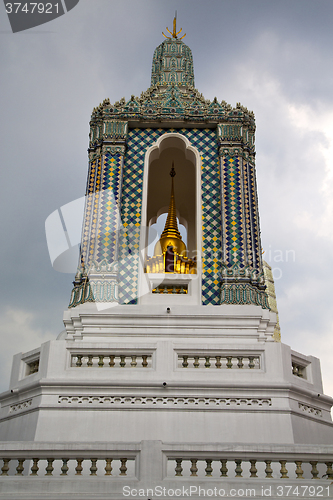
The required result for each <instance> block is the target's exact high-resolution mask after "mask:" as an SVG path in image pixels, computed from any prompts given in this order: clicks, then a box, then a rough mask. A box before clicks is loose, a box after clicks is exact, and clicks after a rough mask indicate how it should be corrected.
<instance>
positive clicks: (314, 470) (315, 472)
mask: <svg viewBox="0 0 333 500" xmlns="http://www.w3.org/2000/svg"><path fill="white" fill-rule="evenodd" d="M317 463H318V462H310V464H311V465H312V469H311V474H312V479H320V478H319V477H318V474H319V471H318V469H317Z"/></svg>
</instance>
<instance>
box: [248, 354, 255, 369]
mask: <svg viewBox="0 0 333 500" xmlns="http://www.w3.org/2000/svg"><path fill="white" fill-rule="evenodd" d="M249 368H254V356H249Z"/></svg>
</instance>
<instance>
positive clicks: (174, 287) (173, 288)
mask: <svg viewBox="0 0 333 500" xmlns="http://www.w3.org/2000/svg"><path fill="white" fill-rule="evenodd" d="M172 293H173V294H175V293H177V288H176V285H173V287H172Z"/></svg>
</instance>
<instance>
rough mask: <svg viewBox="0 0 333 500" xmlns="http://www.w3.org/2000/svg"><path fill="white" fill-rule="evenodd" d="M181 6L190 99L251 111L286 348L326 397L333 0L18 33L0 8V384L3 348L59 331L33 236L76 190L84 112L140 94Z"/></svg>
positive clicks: (115, 16) (63, 295)
mask: <svg viewBox="0 0 333 500" xmlns="http://www.w3.org/2000/svg"><path fill="white" fill-rule="evenodd" d="M176 9H177V11H178V25H179V27H182V28H183V31H184V32H186V33H187V36H186V38H185V40H184V41H185V43H187V44H188V45H189V46H190V47H191V49H192V52H193V57H194V71H195V85H196V87H197V88H198V89H199V91H200V92H202V93H203V95H204V96H205V97H206V99H211V100H212V99H213V98H214V97H215V96H216V97H217V98H218V99H219V101H221V100H225V101H227V102H229V103H230V104H232V105H233V106H235V104H236V103H237V102H241V103H242V104H243V105H244V106H246V107H247V108H249V109H252V110H253V111H254V112H255V115H256V123H257V133H256V150H257V179H258V192H259V205H260V217H261V233H262V243H263V247H264V248H265V249H266V253H265V258H266V260H267V261H268V262H269V264H270V265H271V266H272V267H273V268H274V274H275V277H276V290H277V299H278V307H279V313H280V324H281V331H282V340H283V342H285V343H286V344H289V345H291V347H292V348H293V349H295V350H298V351H300V352H302V353H304V354H312V355H314V356H317V357H319V358H320V359H321V364H322V372H323V379H324V388H325V392H326V393H327V394H329V395H331V396H333V376H332V374H333V369H332V358H333V331H332V330H333V319H332V305H331V302H332V297H333V294H332V283H333V273H332V257H333V92H332V88H333V64H332V46H333V33H332V22H333V2H332V0H274V1H273V0H229V1H226V0H206V1H197V0H178V1H175V0H168V1H162V0H122V1H119V0H118V1H116V0H80V2H79V4H78V5H77V6H76V7H75V8H74V9H73V10H71V11H70V12H69V13H68V14H66V15H64V16H62V17H60V18H59V19H56V20H54V21H52V22H50V23H48V24H45V25H42V26H40V27H38V28H35V29H31V30H27V31H25V32H21V33H16V34H12V33H11V30H10V25H9V21H8V19H7V18H6V13H5V9H4V7H3V5H0V44H1V51H0V60H1V76H0V82H1V95H0V106H1V108H0V120H1V135H0V140H1V149H0V154H1V184H0V189H1V195H0V204H1V221H0V222H1V242H2V243H1V260H0V265H1V301H0V312H1V321H0V338H1V353H0V390H6V389H7V388H8V384H9V373H10V366H11V358H12V356H13V354H14V353H16V352H19V351H25V350H28V349H32V348H35V347H38V346H39V344H40V343H41V342H44V341H46V340H49V339H54V338H55V337H56V336H57V335H58V333H59V332H60V331H61V330H63V324H62V314H63V310H64V309H65V308H66V307H67V305H68V301H69V297H70V292H71V287H72V283H71V282H72V279H73V275H72V274H66V273H59V272H56V271H55V270H54V269H53V268H52V266H51V263H50V258H49V254H48V249H47V245H46V238H45V229H44V226H45V220H46V219H47V217H48V216H49V215H50V214H51V213H52V212H54V211H55V210H57V209H58V208H59V207H61V206H62V205H65V204H67V203H69V202H71V201H72V200H75V199H77V198H79V197H81V196H82V195H83V194H84V192H85V183H86V175H87V152H86V150H87V147H88V133H89V119H90V114H91V111H92V109H93V107H95V106H97V105H98V104H99V103H100V102H101V101H103V99H104V98H106V97H109V98H110V100H111V102H115V101H116V100H119V99H120V98H121V97H123V96H124V97H125V98H126V99H129V98H130V96H131V95H132V94H134V95H140V93H141V92H142V91H143V90H146V89H147V88H148V87H149V85H150V72H151V61H152V55H153V51H154V49H155V47H156V46H157V45H159V44H160V43H161V42H162V40H163V37H162V35H161V32H162V31H165V27H166V26H168V27H169V28H172V19H173V16H174V12H175V10H176ZM288 251H289V252H288Z"/></svg>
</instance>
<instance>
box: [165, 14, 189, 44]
mask: <svg viewBox="0 0 333 500" xmlns="http://www.w3.org/2000/svg"><path fill="white" fill-rule="evenodd" d="M176 24H177V11H176V13H175V17H174V18H173V30H172V33H171V31H170V30H169V28H167V32H168V33H170V35H172V38H177V35H179V33H181V32H182V30H183V28H180V30H179V31H178V32H177V28H176ZM162 35H163V36H164V37H165V38H168V39H169V40H171V37H170V36H166V35H165V34H164V33H163V31H162ZM185 36H186V33H185V35H183V36H182V37H181V38H179V40H182V39H183V38H184V37H185Z"/></svg>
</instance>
